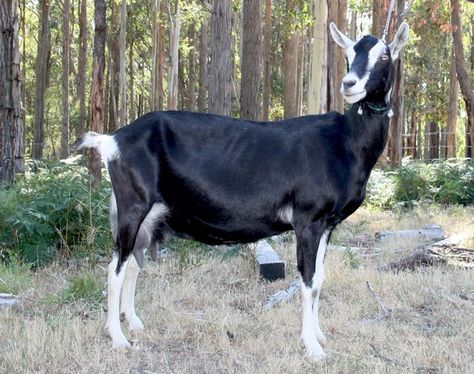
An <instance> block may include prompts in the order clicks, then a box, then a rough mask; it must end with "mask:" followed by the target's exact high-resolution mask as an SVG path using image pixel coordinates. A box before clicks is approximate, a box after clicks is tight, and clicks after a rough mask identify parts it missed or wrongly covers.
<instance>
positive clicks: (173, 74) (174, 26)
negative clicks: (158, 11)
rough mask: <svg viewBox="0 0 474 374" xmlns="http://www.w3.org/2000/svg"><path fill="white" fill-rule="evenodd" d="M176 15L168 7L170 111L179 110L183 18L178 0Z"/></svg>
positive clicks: (175, 5)
mask: <svg viewBox="0 0 474 374" xmlns="http://www.w3.org/2000/svg"><path fill="white" fill-rule="evenodd" d="M174 8H175V15H174V18H173V17H172V15H171V11H170V9H169V7H168V18H169V21H170V55H171V61H170V63H171V64H170V69H169V71H170V73H169V82H168V109H173V110H176V109H178V84H179V77H178V73H179V68H178V65H179V54H178V53H179V33H180V31H181V16H180V14H179V4H178V1H177V0H176V2H175V4H174Z"/></svg>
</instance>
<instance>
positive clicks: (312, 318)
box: [301, 231, 329, 361]
mask: <svg viewBox="0 0 474 374" xmlns="http://www.w3.org/2000/svg"><path fill="white" fill-rule="evenodd" d="M328 235H329V232H328V231H325V232H324V234H323V235H322V236H321V240H320V242H319V245H318V253H317V255H316V264H315V272H314V275H313V279H312V286H311V287H308V286H306V285H305V284H304V282H303V281H302V282H301V298H302V302H303V327H302V331H301V339H302V340H303V343H304V345H305V348H306V355H307V356H309V357H312V358H313V359H315V360H317V361H319V360H322V359H324V358H325V357H326V353H324V350H323V348H322V346H321V344H324V343H325V341H326V337H325V335H324V334H323V332H322V331H321V328H320V327H319V314H318V309H319V294H320V292H321V287H322V285H323V281H324V265H323V262H324V254H325V253H326V247H327V240H328Z"/></svg>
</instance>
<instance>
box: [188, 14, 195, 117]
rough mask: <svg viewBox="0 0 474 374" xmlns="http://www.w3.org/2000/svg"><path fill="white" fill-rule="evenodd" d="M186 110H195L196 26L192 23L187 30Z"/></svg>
mask: <svg viewBox="0 0 474 374" xmlns="http://www.w3.org/2000/svg"><path fill="white" fill-rule="evenodd" d="M188 38H189V44H190V45H189V47H190V48H189V54H188V63H189V65H188V105H187V109H188V110H196V25H195V24H194V23H192V24H191V25H189V29H188Z"/></svg>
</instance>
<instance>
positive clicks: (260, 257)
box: [255, 240, 285, 281]
mask: <svg viewBox="0 0 474 374" xmlns="http://www.w3.org/2000/svg"><path fill="white" fill-rule="evenodd" d="M255 257H256V260H257V265H258V271H259V274H260V277H262V278H263V279H266V280H269V281H274V280H277V279H283V278H285V262H284V261H283V260H282V259H281V258H280V256H278V254H277V253H276V252H275V251H274V250H273V248H272V246H271V245H270V244H269V243H268V242H267V241H266V240H260V241H259V242H258V243H257V246H256V248H255Z"/></svg>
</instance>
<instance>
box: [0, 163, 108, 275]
mask: <svg viewBox="0 0 474 374" xmlns="http://www.w3.org/2000/svg"><path fill="white" fill-rule="evenodd" d="M33 171H34V172H33ZM103 179H104V181H103V182H102V184H101V185H100V187H99V188H98V189H97V190H92V189H91V187H90V183H89V177H88V175H87V169H86V168H85V166H81V165H67V164H63V163H57V162H29V163H28V164H27V172H26V174H25V177H24V178H22V179H20V180H19V181H18V182H17V183H16V184H15V185H14V186H13V187H12V188H10V189H9V190H0V206H1V207H2V209H1V210H0V255H1V257H2V258H3V260H11V259H14V258H15V259H17V260H18V261H20V262H21V261H25V262H27V263H29V264H32V265H33V266H42V265H44V264H46V263H48V262H50V261H51V260H52V259H53V258H54V257H55V256H56V255H57V254H58V253H61V254H62V255H63V256H66V257H68V256H71V255H73V254H78V253H81V254H83V255H84V254H85V255H87V256H91V257H92V259H94V258H95V257H97V256H101V255H104V254H105V252H107V251H109V250H110V247H111V243H112V242H111V238H110V230H109V223H108V205H109V196H110V183H109V182H108V181H107V180H106V179H105V178H103Z"/></svg>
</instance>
